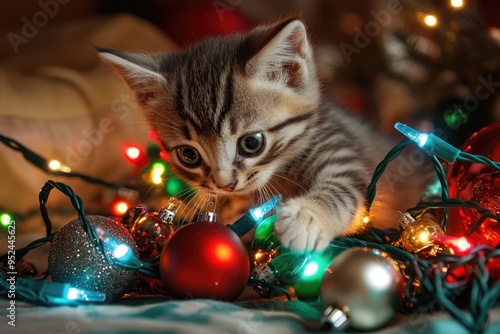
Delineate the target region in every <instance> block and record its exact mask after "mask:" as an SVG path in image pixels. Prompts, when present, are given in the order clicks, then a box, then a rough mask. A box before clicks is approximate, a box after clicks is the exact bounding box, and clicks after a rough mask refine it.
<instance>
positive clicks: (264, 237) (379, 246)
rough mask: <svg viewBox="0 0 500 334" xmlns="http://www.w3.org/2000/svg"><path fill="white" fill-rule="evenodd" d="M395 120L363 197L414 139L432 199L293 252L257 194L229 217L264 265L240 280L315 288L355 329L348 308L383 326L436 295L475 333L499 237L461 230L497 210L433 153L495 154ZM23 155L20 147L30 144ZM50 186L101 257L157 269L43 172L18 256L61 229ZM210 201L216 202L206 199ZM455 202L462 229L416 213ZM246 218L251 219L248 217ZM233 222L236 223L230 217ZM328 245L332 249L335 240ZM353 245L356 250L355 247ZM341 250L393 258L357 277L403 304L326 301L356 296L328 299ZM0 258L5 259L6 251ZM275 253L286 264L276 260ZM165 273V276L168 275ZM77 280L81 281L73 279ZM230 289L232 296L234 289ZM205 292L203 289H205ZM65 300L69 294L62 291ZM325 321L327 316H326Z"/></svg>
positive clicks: (341, 324) (152, 272) (492, 289)
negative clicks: (42, 230)
mask: <svg viewBox="0 0 500 334" xmlns="http://www.w3.org/2000/svg"><path fill="white" fill-rule="evenodd" d="M396 127H399V129H400V130H402V132H404V133H405V134H407V135H408V136H409V138H408V139H406V140H404V141H402V142H401V143H400V144H398V145H397V146H396V147H394V148H393V149H392V150H391V151H390V152H389V153H388V154H387V156H386V158H385V159H384V160H383V161H382V162H381V163H380V164H379V166H378V167H377V169H376V171H375V173H374V175H373V179H372V182H371V183H370V186H369V187H368V190H367V199H368V207H369V206H370V204H371V201H372V200H373V199H374V198H375V192H376V184H377V181H378V179H379V178H380V177H381V175H382V174H383V172H384V169H385V167H386V166H387V164H388V163H390V162H391V161H392V160H394V159H395V158H396V157H397V156H398V155H399V154H400V153H401V151H402V150H403V149H404V148H405V147H406V146H407V145H409V144H411V143H414V142H416V143H417V144H419V146H420V147H422V148H423V149H424V150H425V151H426V152H427V153H428V154H429V156H430V157H431V160H432V161H433V164H434V167H435V169H436V173H437V174H438V178H439V181H440V183H441V185H442V193H441V195H442V199H441V201H434V202H423V203H419V204H418V205H417V206H416V207H414V208H410V209H408V210H407V212H406V213H405V215H404V217H406V218H404V219H403V220H404V223H402V231H399V232H397V231H394V230H387V231H385V230H378V229H375V228H373V227H368V228H367V230H366V231H365V233H364V234H362V235H358V236H353V237H349V238H336V239H334V240H333V241H332V243H331V247H330V248H329V249H328V250H327V251H325V253H324V254H314V253H307V254H297V253H295V254H294V253H291V252H289V251H288V250H286V249H284V248H283V247H282V246H281V245H280V243H279V240H278V239H277V238H276V236H275V235H274V234H273V226H274V225H273V224H274V222H275V220H276V218H277V214H274V215H272V216H270V217H268V218H267V219H264V220H262V219H263V218H264V216H265V212H266V211H268V210H269V208H271V207H274V206H275V205H276V204H277V203H278V202H279V200H280V198H279V197H277V198H274V199H271V200H270V201H269V202H267V203H265V205H264V206H263V207H262V208H254V209H252V210H251V211H250V212H249V213H248V214H247V215H245V217H244V218H242V219H241V220H240V221H238V222H236V223H235V224H233V226H232V228H231V229H232V230H234V231H245V230H246V229H248V228H249V226H255V225H257V230H256V235H255V238H254V242H253V243H252V250H251V259H252V262H254V266H255V268H257V267H259V266H263V267H260V269H259V270H257V271H256V270H255V268H254V272H253V273H252V275H251V276H250V278H249V281H248V284H249V285H250V286H252V287H253V288H254V289H255V290H256V291H260V292H263V293H264V294H265V293H266V292H267V294H268V295H272V293H271V292H273V291H277V292H279V293H281V294H283V293H284V291H286V289H284V286H290V284H291V285H292V286H293V287H294V289H295V290H296V292H297V296H299V298H300V296H303V297H304V298H310V296H315V295H316V296H317V294H318V293H319V296H320V298H321V299H322V300H323V302H324V303H326V305H325V310H324V317H323V325H325V324H326V325H330V326H333V327H335V328H345V327H347V326H352V327H353V328H358V329H359V328H361V327H360V326H362V324H361V323H360V322H359V321H358V320H356V314H358V313H359V314H368V315H370V312H373V314H372V315H375V314H379V312H380V310H383V311H385V312H386V313H385V315H384V316H380V317H379V318H377V317H375V318H373V319H372V320H373V321H372V322H371V325H370V326H369V327H368V328H364V329H365V330H373V329H375V328H376V327H377V326H383V325H384V324H385V323H386V321H388V320H390V318H391V316H392V315H394V314H395V312H397V311H399V312H402V313H406V314H411V313H421V312H427V311H435V310H434V309H430V305H433V303H432V302H433V301H438V302H439V305H441V307H442V308H443V310H446V311H447V312H448V313H449V314H450V315H451V316H452V317H453V318H454V319H456V320H457V321H458V322H459V323H460V324H462V325H463V326H464V327H465V328H467V330H469V331H471V332H474V333H482V332H484V331H485V329H486V326H487V321H488V311H489V310H490V309H491V308H492V307H493V306H495V305H497V303H498V297H499V295H500V282H499V281H498V278H497V277H494V276H492V273H491V272H490V266H491V264H492V263H494V262H495V261H497V260H499V259H500V249H499V248H498V247H493V246H490V245H485V244H481V243H479V242H475V241H473V240H471V239H469V238H468V235H472V234H473V232H474V231H475V230H477V229H479V228H481V227H482V225H484V223H485V222H486V221H488V220H490V221H495V222H498V221H499V219H500V216H499V215H498V214H496V213H493V212H491V211H490V210H488V209H486V208H484V207H483V206H481V205H480V204H479V203H477V202H476V201H469V200H462V199H458V198H449V192H448V187H447V182H446V176H445V173H444V170H443V167H442V165H441V162H440V159H443V160H445V161H447V162H448V163H453V162H455V161H463V162H466V163H471V162H473V163H479V164H485V165H487V166H488V168H492V169H493V170H495V171H499V170H500V164H499V163H498V162H495V161H493V160H491V159H489V158H487V157H484V156H479V155H475V154H471V153H468V152H463V151H460V150H458V149H456V148H454V147H453V146H451V145H449V144H447V143H446V142H444V141H443V140H441V139H439V138H438V137H436V136H434V135H427V136H426V135H425V134H420V133H418V132H416V131H415V130H413V129H411V128H408V127H406V126H403V125H396ZM465 153H467V154H465ZM27 155H28V156H29V154H27ZM53 188H56V189H58V190H59V191H61V192H62V193H64V194H65V195H66V196H68V197H69V198H70V200H71V203H72V205H73V206H74V207H75V209H76V210H77V212H78V220H77V221H76V222H77V224H76V225H78V226H82V227H83V229H84V231H85V235H86V238H88V239H90V241H91V243H92V247H94V248H95V249H98V251H99V252H100V253H102V255H103V256H104V258H105V261H106V262H107V263H109V264H113V265H116V266H117V267H120V268H123V269H124V270H127V271H130V272H133V271H137V272H140V273H141V274H142V275H143V276H145V277H152V278H160V275H159V267H158V263H157V262H158V260H161V257H158V256H156V257H154V258H153V259H151V260H149V261H148V262H141V261H140V260H139V259H138V258H137V256H136V255H135V253H134V251H133V250H132V249H131V248H130V246H127V245H125V244H124V243H122V242H120V241H118V239H117V238H116V237H114V236H113V235H112V234H111V230H106V228H105V227H104V225H102V226H96V225H95V224H94V225H92V224H91V223H90V222H89V219H87V217H86V215H85V212H84V208H83V203H82V201H81V199H80V198H79V197H78V196H77V195H76V194H74V192H73V191H72V189H71V188H70V187H68V186H67V185H64V184H63V183H58V182H54V181H48V182H47V183H46V185H45V186H44V187H43V188H42V191H41V193H40V197H39V199H40V211H41V214H42V217H43V219H44V221H45V223H46V226H47V228H46V232H47V236H46V237H45V238H42V239H40V240H37V241H34V242H33V243H31V244H30V245H28V246H27V247H26V248H25V249H21V250H18V254H19V256H20V257H22V256H24V255H25V254H26V253H27V252H28V251H29V250H31V249H34V248H36V247H38V246H39V245H41V244H43V243H45V242H48V241H52V242H54V239H55V238H56V237H57V233H60V232H61V230H60V231H59V232H57V233H51V224H50V219H49V218H48V213H47V210H46V208H45V203H46V202H47V199H48V194H49V193H50V191H51V190H52V189H53ZM212 204H214V205H215V201H214V203H212ZM266 205H267V207H266ZM457 207H458V208H467V209H472V210H474V211H476V212H477V213H478V219H477V220H476V221H475V223H474V224H472V225H471V226H469V230H468V231H467V233H466V235H465V236H452V235H445V234H444V233H443V231H442V230H440V228H438V227H439V225H436V226H437V227H433V226H432V224H431V223H429V224H428V225H425V224H423V223H422V222H423V221H424V220H423V219H424V218H425V217H424V215H425V213H426V212H427V211H429V210H431V209H445V210H446V209H451V208H457ZM214 211H215V210H214ZM259 212H260V214H259ZM212 216H213V217H215V212H213V215H212ZM207 217H208V216H207ZM91 218H92V221H94V220H95V217H94V216H93V217H91ZM425 219H427V218H425ZM446 219H447V218H446ZM249 220H251V222H250V223H249ZM427 221H428V220H427ZM207 224H208V225H207ZM238 224H241V225H240V226H238ZM426 224H427V223H426ZM68 225H70V224H68ZM73 225H75V224H73ZM190 225H191V227H193V228H194V227H195V226H197V227H196V228H198V226H199V228H205V227H207V226H209V225H211V223H209V222H205V223H203V222H200V224H188V227H189V226H190ZM213 226H217V224H213ZM415 226H416V227H415ZM221 227H223V226H221ZM217 228H218V227H217ZM224 229H225V230H224V233H223V234H224V235H226V234H227V231H230V229H229V228H227V227H224ZM226 229H227V231H226ZM180 230H183V231H184V232H185V231H187V230H186V229H184V228H181V229H180ZM180 230H179V231H180ZM259 230H260V231H259ZM409 230H411V231H412V232H411V233H410V236H411V237H412V238H413V239H415V238H414V237H417V238H416V239H421V241H422V240H423V239H425V242H427V241H432V242H434V244H435V245H439V247H440V248H439V249H437V250H436V253H435V254H429V253H424V252H423V251H422V250H420V248H419V249H413V250H412V249H411V247H402V246H404V243H403V242H402V240H401V239H402V237H403V235H404V233H405V232H407V231H409ZM73 231H74V230H71V229H70V230H69V233H73ZM415 231H418V232H415ZM66 233H68V232H66ZM231 233H232V232H231ZM184 234H186V233H184ZM173 235H174V236H176V235H179V234H177V232H175V233H174V234H173ZM227 235H229V234H227ZM65 236H67V235H65ZM422 236H424V237H425V238H424V237H422ZM231 238H232V237H231ZM177 239H180V240H181V241H180V244H181V245H182V244H184V245H185V244H186V242H185V239H182V238H181V237H178V238H177ZM219 239H220V240H219ZM222 239H224V240H222ZM225 239H227V238H226V237H220V238H218V240H219V241H224V243H225V242H226V241H227V240H225ZM410 239H411V238H410ZM178 243H179V242H178ZM166 245H169V242H167V244H166ZM211 245H212V246H211V247H212V248H213V247H215V248H213V249H215V250H216V252H215V253H214V254H215V258H218V259H219V260H221V261H222V262H224V261H228V259H229V258H228V256H229V255H228V254H230V253H228V251H229V250H228V248H226V247H222V248H221V247H216V246H215V245H218V244H217V243H215V244H211ZM235 245H236V244H235ZM53 247H54V245H52V247H51V250H52V248H53ZM172 247H174V246H173V243H172V244H170V246H169V248H170V251H171V250H172ZM332 247H333V248H336V249H335V250H334V249H333V248H332ZM174 248H175V247H174ZM360 248H362V249H364V250H363V251H356V250H357V249H360ZM370 250H372V251H370ZM59 251H60V250H59ZM348 251H349V252H348ZM181 253H182V252H181ZM347 253H352V254H357V255H356V257H357V258H359V259H361V258H364V260H363V261H365V263H367V264H370V265H371V264H375V263H379V262H380V261H381V260H384V261H385V260H388V259H391V261H395V263H397V265H396V266H394V267H392V269H391V270H386V269H387V268H386V267H380V268H379V269H377V270H378V272H377V273H378V274H377V275H371V277H372V278H371V281H369V283H367V282H364V283H357V284H370V285H367V286H365V287H366V288H367V290H366V291H372V292H377V293H382V292H384V291H385V292H384V293H386V294H388V295H387V297H388V298H389V297H390V298H396V291H398V289H399V288H400V287H403V290H404V293H403V294H402V304H401V305H400V306H399V308H397V309H394V308H393V307H394V305H392V304H390V305H389V304H376V305H377V307H375V306H374V305H375V304H370V303H367V305H368V306H366V305H365V306H360V305H359V304H354V305H356V306H352V305H351V306H350V307H351V312H349V313H345V312H344V311H343V310H342V307H340V309H339V308H338V307H337V306H342V305H337V306H336V307H333V306H332V305H333V304H335V303H336V304H339V303H340V304H342V303H344V304H345V305H344V306H348V304H349V303H351V302H353V301H354V302H355V301H356V298H358V297H359V296H355V295H353V296H347V297H346V296H345V295H344V297H343V299H341V300H340V299H339V300H335V298H337V297H338V296H340V295H341V294H338V291H337V290H338V288H335V286H336V284H337V283H339V282H340V281H339V282H337V281H338V280H339V278H338V276H335V275H332V273H333V274H335V271H336V269H335V268H337V266H338V263H350V262H352V263H354V262H355V261H347V262H346V260H345V258H346V255H342V254H347ZM339 254H340V255H339ZM384 254H385V255H384ZM16 255H17V254H16ZM321 255H326V259H327V261H326V264H325V263H323V264H320V259H321ZM341 255H342V256H341ZM49 258H50V254H49ZM0 259H2V260H5V256H4V257H2V258H0ZM179 259H180V258H179ZM231 261H232V260H231ZM280 261H281V262H280ZM323 261H324V259H323ZM342 261H344V262H342ZM330 262H331V263H330ZM389 262H390V261H389ZM284 263H285V264H287V265H285V266H283V264H284ZM293 263H295V265H292V266H290V264H293ZM328 263H330V265H328ZM266 266H267V267H266ZM352 266H353V267H352V268H351V269H350V270H355V271H356V272H358V271H362V270H363V266H361V265H359V264H356V263H354V264H353V265H352ZM325 268H327V269H326V271H325V270H324V269H325ZM383 268H386V269H383ZM365 269H366V268H365ZM207 270H208V269H207ZM337 271H339V272H342V271H343V270H340V268H338V270H337ZM325 272H326V273H330V274H328V275H326V276H323V277H322V278H321V275H325ZM395 273H398V275H399V274H400V275H402V277H403V280H404V284H400V283H397V284H396V282H398V280H397V279H396V280H393V281H392V283H390V284H391V285H390V286H391V287H392V288H391V290H380V289H382V287H386V289H388V288H389V285H387V284H389V283H388V282H389V281H387V282H385V281H384V282H385V283H383V282H382V281H380V282H379V281H378V280H380V277H389V276H391V275H393V274H395ZM261 274H262V275H261ZM259 275H260V276H259ZM283 275H284V276H283ZM315 275H318V276H319V277H320V279H319V280H318V278H317V277H318V276H316V281H315V283H314V284H316V286H314V289H313V290H314V292H313V293H311V291H307V292H304V291H302V292H300V291H301V286H300V284H303V283H304V282H307V278H308V277H312V276H315ZM381 275H382V276H381ZM384 275H385V276H384ZM387 275H388V276H387ZM171 276H172V277H173V276H175V275H171ZM273 277H274V278H273ZM373 277H375V278H373ZM391 277H395V276H391ZM0 278H1V277H0ZM269 278H271V279H269ZM42 282H43V281H42ZM177 282H179V281H177ZM318 282H319V283H321V289H320V290H321V291H319V292H318V291H317V290H318V286H317V284H318ZM333 282H335V284H333ZM1 284H2V285H4V284H5V282H3V281H2V283H1ZM39 284H42V283H40V282H34V283H30V284H27V286H28V288H29V287H34V286H38V285H39ZM65 284H70V285H71V282H65ZM183 284H184V283H183ZM314 284H313V285H314ZM324 286H326V288H323V287H324ZM332 286H333V288H332ZM340 288H342V285H340ZM344 288H345V287H344ZM80 289H82V288H81V287H80ZM325 289H326V290H325ZM332 289H333V290H332ZM336 289H337V290H336ZM374 289H375V290H374ZM376 289H379V290H376ZM82 290H85V289H82ZM359 290H363V289H359ZM325 291H328V295H326V292H325ZM119 292H120V291H119ZM27 293H28V292H27ZM82 293H83V292H82ZM83 294H84V293H83ZM234 295H235V296H236V294H234ZM337 295H338V296H337ZM118 296H119V295H118ZM207 296H208V297H210V295H207ZM32 297H33V298H39V299H35V301H39V302H41V303H46V304H51V303H50V302H49V301H48V299H43V298H41V297H40V296H38V297H36V296H32ZM56 297H57V296H56ZM361 297H367V296H361ZM232 298H233V296H231V299H232ZM338 298H340V297H338ZM398 298H399V297H398ZM228 299H229V297H228ZM391 300H392V299H391ZM64 302H68V301H67V300H64ZM378 302H380V301H378ZM460 303H462V304H464V303H465V304H466V306H467V307H466V308H464V307H460V306H458V305H460ZM52 304H53V303H52ZM330 304H331V305H330ZM359 307H365V309H364V310H357V309H356V308H359ZM363 312H368V313H363ZM335 319H336V320H335ZM332 321H334V322H335V323H332Z"/></svg>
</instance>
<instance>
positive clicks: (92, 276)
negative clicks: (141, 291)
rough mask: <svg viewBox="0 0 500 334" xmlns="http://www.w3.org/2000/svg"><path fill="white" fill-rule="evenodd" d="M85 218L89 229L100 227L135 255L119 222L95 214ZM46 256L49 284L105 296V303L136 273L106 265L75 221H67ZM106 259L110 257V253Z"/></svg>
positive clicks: (123, 289)
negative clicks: (64, 284)
mask: <svg viewBox="0 0 500 334" xmlns="http://www.w3.org/2000/svg"><path fill="white" fill-rule="evenodd" d="M87 219H88V221H89V223H90V225H91V226H92V227H93V228H94V227H96V226H100V227H101V228H103V229H104V230H105V231H106V232H108V233H109V234H110V235H111V236H113V237H114V238H115V239H116V240H117V241H118V242H120V243H124V244H127V245H129V246H130V247H131V249H132V251H133V253H134V254H135V255H136V256H138V255H139V251H138V250H137V245H136V244H135V241H134V239H133V238H132V236H131V235H130V234H129V232H128V231H127V229H126V228H125V227H124V226H123V225H122V224H121V223H119V222H117V221H115V220H113V219H112V218H109V217H103V216H97V215H89V216H87ZM48 257H49V274H50V275H51V277H52V280H53V281H56V282H64V283H70V284H72V285H74V286H76V287H78V288H81V289H86V290H91V291H98V292H102V293H105V294H106V296H107V300H108V301H111V300H115V299H117V298H120V297H121V296H122V295H123V294H124V293H125V292H127V290H128V289H129V288H130V287H131V285H132V283H134V280H135V279H137V278H138V272H137V271H135V270H127V269H121V268H118V267H117V266H115V265H112V264H110V263H108V262H107V261H106V259H105V257H104V255H103V254H102V253H101V251H100V250H99V249H98V248H97V247H96V246H94V244H93V243H92V242H91V241H90V238H89V236H88V235H87V233H86V232H85V231H84V230H83V227H82V224H81V223H80V220H79V219H75V220H73V221H71V222H69V223H68V224H66V225H65V226H63V227H62V228H61V229H60V230H59V231H58V232H57V234H56V236H55V237H54V240H53V241H52V244H51V246H50V250H49V254H48ZM108 257H109V258H110V259H112V258H113V253H112V252H111V251H109V252H108Z"/></svg>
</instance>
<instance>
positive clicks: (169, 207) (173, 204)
mask: <svg viewBox="0 0 500 334" xmlns="http://www.w3.org/2000/svg"><path fill="white" fill-rule="evenodd" d="M181 204H182V202H181V201H180V200H178V199H177V198H175V197H172V198H170V199H169V200H168V202H167V204H166V205H165V206H164V207H163V208H161V209H160V210H158V214H157V216H158V218H159V219H161V220H162V221H163V222H165V223H172V222H173V221H174V218H175V215H176V214H177V210H179V207H180V206H181Z"/></svg>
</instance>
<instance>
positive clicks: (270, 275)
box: [252, 264, 276, 283]
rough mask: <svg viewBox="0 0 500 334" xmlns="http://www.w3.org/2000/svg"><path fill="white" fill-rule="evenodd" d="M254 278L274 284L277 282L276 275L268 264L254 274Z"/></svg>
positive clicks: (258, 268)
mask: <svg viewBox="0 0 500 334" xmlns="http://www.w3.org/2000/svg"><path fill="white" fill-rule="evenodd" d="M252 276H253V277H254V278H256V279H260V280H263V281H266V282H268V283H273V282H275V281H276V274H275V272H274V270H273V269H272V268H271V267H270V266H268V265H267V264H261V265H259V266H257V267H255V269H254V270H253V272H252Z"/></svg>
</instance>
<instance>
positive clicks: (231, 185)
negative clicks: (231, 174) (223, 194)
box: [219, 180, 238, 192]
mask: <svg viewBox="0 0 500 334" xmlns="http://www.w3.org/2000/svg"><path fill="white" fill-rule="evenodd" d="M237 184H238V180H236V182H232V183H228V184H226V185H225V186H223V187H221V186H219V190H222V191H227V192H231V191H233V190H234V188H236V185H237Z"/></svg>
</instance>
